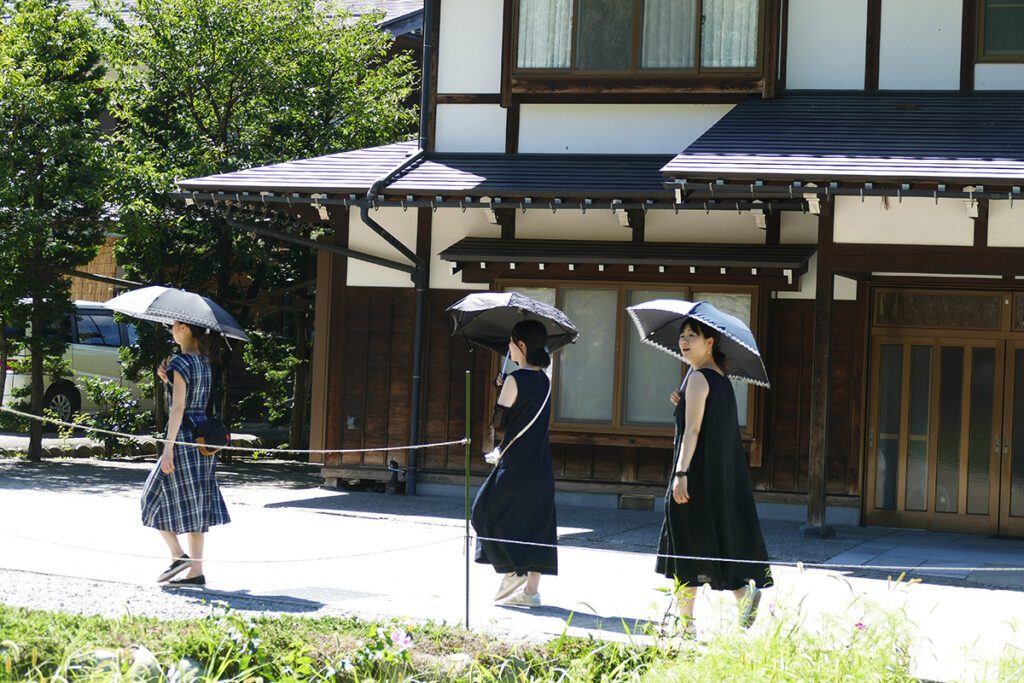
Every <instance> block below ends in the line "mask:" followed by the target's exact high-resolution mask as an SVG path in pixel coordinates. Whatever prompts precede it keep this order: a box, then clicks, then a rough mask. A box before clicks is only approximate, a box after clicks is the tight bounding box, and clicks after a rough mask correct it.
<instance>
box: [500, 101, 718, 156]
mask: <svg viewBox="0 0 1024 683" xmlns="http://www.w3.org/2000/svg"><path fill="white" fill-rule="evenodd" d="M732 107H733V105H731V104H558V105H554V104H524V105H523V106H522V108H521V109H520V113H519V151H520V152H553V153H565V152H568V153H569V154H594V153H609V154H666V155H671V154H678V153H679V152H682V151H683V149H685V148H686V147H687V146H689V145H690V143H692V142H693V141H694V140H696V139H697V138H698V137H700V136H701V135H702V134H703V133H704V132H705V131H707V129H708V128H710V127H711V126H712V125H714V124H715V123H716V122H717V121H718V120H719V119H720V118H722V117H723V116H725V115H726V114H727V113H728V112H729V111H730V110H731V109H732Z"/></svg>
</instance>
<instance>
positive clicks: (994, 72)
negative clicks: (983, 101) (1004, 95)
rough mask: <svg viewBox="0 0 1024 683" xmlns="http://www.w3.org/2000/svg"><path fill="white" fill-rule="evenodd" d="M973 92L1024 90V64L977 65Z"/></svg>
mask: <svg viewBox="0 0 1024 683" xmlns="http://www.w3.org/2000/svg"><path fill="white" fill-rule="evenodd" d="M974 89H975V90H1024V64H977V65H975V67H974Z"/></svg>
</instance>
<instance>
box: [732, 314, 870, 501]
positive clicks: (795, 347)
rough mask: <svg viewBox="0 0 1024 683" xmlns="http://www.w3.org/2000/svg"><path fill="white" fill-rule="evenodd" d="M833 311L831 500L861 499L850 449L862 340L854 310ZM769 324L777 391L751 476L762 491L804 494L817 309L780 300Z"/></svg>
mask: <svg viewBox="0 0 1024 683" xmlns="http://www.w3.org/2000/svg"><path fill="white" fill-rule="evenodd" d="M833 306H834V307H833V312H832V363H831V366H832V367H831V371H830V373H829V375H830V377H829V395H830V401H831V403H830V405H829V434H828V442H829V450H828V458H829V462H828V492H829V493H830V494H840V495H858V494H859V492H860V479H859V471H860V468H859V453H858V451H857V449H856V448H854V447H853V434H854V432H853V430H854V428H855V426H856V424H855V420H858V419H859V417H858V416H859V415H860V396H859V392H858V391H857V390H856V388H857V387H859V384H860V383H859V380H858V377H857V376H856V375H857V370H856V368H858V367H859V363H858V362H857V358H858V356H859V355H860V354H862V353H863V348H862V347H863V342H862V339H863V335H862V334H860V333H859V332H858V330H857V329H856V324H857V323H856V320H857V319H858V317H857V314H858V311H857V305H856V302H852V301H836V302H834V304H833ZM770 319H771V329H770V331H769V339H770V343H769V345H768V348H769V349H771V351H770V353H769V354H768V374H769V376H770V377H771V378H772V390H771V391H769V392H768V394H767V414H768V424H767V425H766V441H767V448H766V449H765V452H764V454H763V460H762V466H761V467H760V468H759V469H754V470H752V473H753V475H754V481H755V486H756V487H757V488H758V489H761V490H768V491H793V492H804V491H806V490H807V459H808V453H809V449H810V443H809V440H810V430H809V424H810V412H811V405H810V386H811V347H812V341H813V335H812V332H813V326H814V302H813V301H810V300H807V301H804V300H781V299H780V300H776V301H774V302H772V305H771V312H770Z"/></svg>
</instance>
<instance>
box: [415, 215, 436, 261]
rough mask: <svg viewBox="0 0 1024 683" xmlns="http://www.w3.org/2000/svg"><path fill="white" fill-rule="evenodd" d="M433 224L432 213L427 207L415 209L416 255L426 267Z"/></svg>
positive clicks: (429, 253)
mask: <svg viewBox="0 0 1024 683" xmlns="http://www.w3.org/2000/svg"><path fill="white" fill-rule="evenodd" d="M433 224H434V212H433V211H432V210H431V209H430V207H429V206H421V207H419V208H418V209H416V255H417V256H419V257H420V258H421V259H423V262H424V263H426V264H428V265H429V264H430V256H431V251H432V250H431V243H430V235H431V232H432V226H433Z"/></svg>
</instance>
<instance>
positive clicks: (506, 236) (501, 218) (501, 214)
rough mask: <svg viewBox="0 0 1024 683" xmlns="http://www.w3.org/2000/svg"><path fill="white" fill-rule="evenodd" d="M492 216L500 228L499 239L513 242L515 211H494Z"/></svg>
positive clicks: (514, 236) (514, 235)
mask: <svg viewBox="0 0 1024 683" xmlns="http://www.w3.org/2000/svg"><path fill="white" fill-rule="evenodd" d="M494 215H495V217H496V218H497V219H498V225H500V226H501V239H503V240H514V239H515V238H516V210H515V209H495V210H494Z"/></svg>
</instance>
